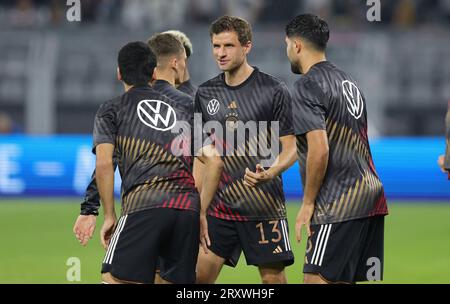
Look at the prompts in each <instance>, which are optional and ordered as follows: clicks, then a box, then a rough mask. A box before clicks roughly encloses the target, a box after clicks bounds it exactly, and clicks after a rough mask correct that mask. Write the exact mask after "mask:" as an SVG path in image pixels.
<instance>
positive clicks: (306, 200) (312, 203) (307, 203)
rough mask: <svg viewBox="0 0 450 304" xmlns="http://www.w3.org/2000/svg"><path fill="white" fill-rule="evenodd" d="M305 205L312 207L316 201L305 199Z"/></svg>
mask: <svg viewBox="0 0 450 304" xmlns="http://www.w3.org/2000/svg"><path fill="white" fill-rule="evenodd" d="M302 204H303V205H305V206H308V207H311V206H314V200H313V199H309V198H303V202H302Z"/></svg>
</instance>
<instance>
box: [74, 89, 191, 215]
mask: <svg viewBox="0 0 450 304" xmlns="http://www.w3.org/2000/svg"><path fill="white" fill-rule="evenodd" d="M153 89H155V90H156V91H157V92H159V93H161V94H162V95H165V96H167V97H169V98H170V99H172V100H173V101H175V102H177V103H180V104H181V105H185V106H187V107H189V111H190V112H193V111H194V109H193V104H194V98H192V97H190V96H189V95H187V94H185V93H183V92H181V91H179V90H177V89H175V88H174V87H173V86H172V85H171V84H170V83H168V82H167V81H164V80H156V81H155V83H154V84H153ZM183 108H184V107H183ZM116 166H117V160H116V159H115V158H114V169H115V168H116ZM98 208H100V195H99V193H98V189H97V183H96V180H95V170H94V173H93V174H92V177H91V180H90V182H89V185H88V186H87V188H86V194H85V196H84V200H83V202H82V203H81V212H80V214H82V215H90V214H93V215H98Z"/></svg>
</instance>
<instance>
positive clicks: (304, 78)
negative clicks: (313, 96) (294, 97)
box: [294, 73, 322, 95]
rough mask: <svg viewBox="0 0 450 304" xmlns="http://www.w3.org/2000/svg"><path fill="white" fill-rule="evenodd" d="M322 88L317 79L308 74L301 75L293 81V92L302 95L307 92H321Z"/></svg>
mask: <svg viewBox="0 0 450 304" xmlns="http://www.w3.org/2000/svg"><path fill="white" fill-rule="evenodd" d="M321 91H322V89H321V87H320V85H319V83H318V82H317V79H315V78H314V77H311V76H310V75H309V73H308V74H306V75H301V76H300V78H299V79H297V80H296V81H295V82H294V92H295V93H299V94H301V95H304V94H306V93H308V92H312V93H318V92H321Z"/></svg>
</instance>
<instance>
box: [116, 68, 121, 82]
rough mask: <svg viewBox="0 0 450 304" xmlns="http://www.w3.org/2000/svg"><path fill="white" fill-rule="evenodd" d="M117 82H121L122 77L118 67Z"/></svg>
mask: <svg viewBox="0 0 450 304" xmlns="http://www.w3.org/2000/svg"><path fill="white" fill-rule="evenodd" d="M117 80H119V81H122V75H121V74H120V69H119V67H117Z"/></svg>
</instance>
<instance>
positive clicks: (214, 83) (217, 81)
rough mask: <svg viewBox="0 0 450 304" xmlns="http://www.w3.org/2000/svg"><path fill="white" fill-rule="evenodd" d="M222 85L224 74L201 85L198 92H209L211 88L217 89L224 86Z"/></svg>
mask: <svg viewBox="0 0 450 304" xmlns="http://www.w3.org/2000/svg"><path fill="white" fill-rule="evenodd" d="M222 85H223V73H221V74H219V75H217V76H215V77H213V78H211V79H209V80H207V81H205V82H204V83H202V84H201V85H199V86H198V90H197V92H198V91H201V90H207V89H209V88H211V87H214V88H216V87H218V86H222Z"/></svg>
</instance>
